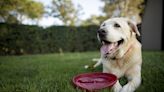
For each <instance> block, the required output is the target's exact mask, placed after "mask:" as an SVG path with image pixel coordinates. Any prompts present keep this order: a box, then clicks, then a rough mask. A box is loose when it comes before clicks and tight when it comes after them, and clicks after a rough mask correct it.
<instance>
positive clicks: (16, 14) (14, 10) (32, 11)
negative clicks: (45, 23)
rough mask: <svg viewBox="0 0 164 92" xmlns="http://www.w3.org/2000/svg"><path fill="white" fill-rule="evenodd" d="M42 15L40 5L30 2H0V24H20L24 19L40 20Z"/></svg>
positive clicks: (21, 0)
mask: <svg viewBox="0 0 164 92" xmlns="http://www.w3.org/2000/svg"><path fill="white" fill-rule="evenodd" d="M43 13H44V7H43V4H42V3H39V2H35V1H32V0H0V22H6V23H21V22H22V20H23V19H24V18H30V19H36V18H40V17H41V16H42V15H43Z"/></svg>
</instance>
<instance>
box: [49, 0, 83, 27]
mask: <svg viewBox="0 0 164 92" xmlns="http://www.w3.org/2000/svg"><path fill="white" fill-rule="evenodd" d="M79 7H80V6H79ZM50 8H51V9H52V10H51V12H50V14H51V15H52V16H53V17H57V18H59V19H60V20H61V21H62V22H64V24H65V25H75V23H76V22H77V21H78V17H77V16H78V14H79V10H78V9H75V7H74V5H73V3H72V1H71V0H53V1H52V7H50Z"/></svg>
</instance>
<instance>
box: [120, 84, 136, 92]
mask: <svg viewBox="0 0 164 92" xmlns="http://www.w3.org/2000/svg"><path fill="white" fill-rule="evenodd" d="M120 92H134V89H133V88H132V87H131V85H129V84H127V85H125V86H123V88H122V89H121V91H120Z"/></svg>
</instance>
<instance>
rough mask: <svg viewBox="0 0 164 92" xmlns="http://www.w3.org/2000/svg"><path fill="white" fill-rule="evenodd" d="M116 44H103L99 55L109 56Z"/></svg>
mask: <svg viewBox="0 0 164 92" xmlns="http://www.w3.org/2000/svg"><path fill="white" fill-rule="evenodd" d="M116 45H117V44H115V43H111V44H104V45H103V46H102V47H101V49H100V50H101V53H102V54H111V53H112V51H113V49H114V48H115V47H116Z"/></svg>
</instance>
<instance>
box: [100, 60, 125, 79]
mask: <svg viewBox="0 0 164 92" xmlns="http://www.w3.org/2000/svg"><path fill="white" fill-rule="evenodd" d="M121 62H123V61H117V60H110V61H108V60H104V61H103V72H107V73H112V74H115V75H116V76H117V77H118V78H120V77H122V76H124V73H125V71H126V70H127V65H125V64H123V63H121Z"/></svg>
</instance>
